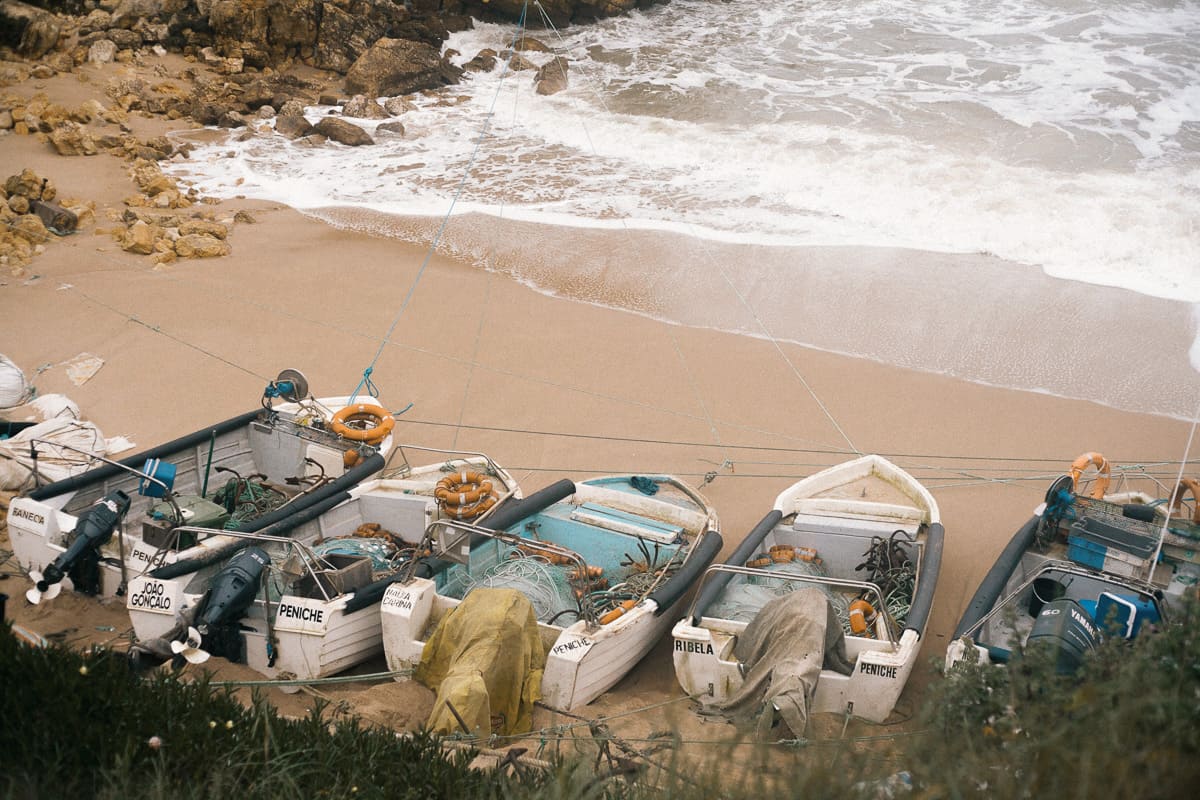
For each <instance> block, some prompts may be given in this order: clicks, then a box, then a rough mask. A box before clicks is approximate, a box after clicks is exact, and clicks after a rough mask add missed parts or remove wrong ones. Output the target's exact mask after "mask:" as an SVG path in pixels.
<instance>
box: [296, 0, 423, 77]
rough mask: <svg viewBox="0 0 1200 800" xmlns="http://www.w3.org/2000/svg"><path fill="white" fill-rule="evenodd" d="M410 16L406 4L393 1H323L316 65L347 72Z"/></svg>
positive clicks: (314, 61)
mask: <svg viewBox="0 0 1200 800" xmlns="http://www.w3.org/2000/svg"><path fill="white" fill-rule="evenodd" d="M408 19H409V12H408V10H407V9H406V8H405V7H404V4H403V3H400V2H392V0H340V1H339V2H336V3H333V2H326V3H324V4H322V13H321V29H320V30H319V31H318V32H317V41H316V47H315V48H314V52H313V66H316V67H320V68H321V69H331V70H333V71H335V72H341V73H343V74H344V73H346V72H347V71H348V70H349V69H350V67H351V66H353V65H354V62H355V61H357V60H358V58H359V57H360V56H361V55H362V54H363V53H365V52H367V49H368V48H369V47H370V46H371V45H372V44H374V43H375V42H376V40H378V39H379V38H380V37H382V36H384V35H385V34H388V32H389V31H392V30H395V29H396V28H397V27H398V26H400V25H402V24H404V23H405V22H406V21H407V20H408ZM364 94H370V92H364Z"/></svg>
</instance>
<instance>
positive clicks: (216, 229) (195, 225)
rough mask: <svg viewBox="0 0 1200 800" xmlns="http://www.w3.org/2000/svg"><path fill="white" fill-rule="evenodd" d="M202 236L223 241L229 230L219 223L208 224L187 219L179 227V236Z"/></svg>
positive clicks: (198, 220) (206, 221)
mask: <svg viewBox="0 0 1200 800" xmlns="http://www.w3.org/2000/svg"><path fill="white" fill-rule="evenodd" d="M192 234H203V235H204V236H211V237H213V238H214V239H224V238H225V237H226V236H228V235H229V229H228V228H226V227H225V226H224V225H222V224H221V223H219V222H209V221H208V220H206V219H189V220H187V221H186V222H182V223H180V225H179V235H180V236H191V235H192Z"/></svg>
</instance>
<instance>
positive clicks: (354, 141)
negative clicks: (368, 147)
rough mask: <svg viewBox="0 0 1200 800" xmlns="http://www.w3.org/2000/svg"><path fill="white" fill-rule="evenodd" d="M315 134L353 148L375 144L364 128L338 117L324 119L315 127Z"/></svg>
mask: <svg viewBox="0 0 1200 800" xmlns="http://www.w3.org/2000/svg"><path fill="white" fill-rule="evenodd" d="M313 132H314V133H319V134H321V135H322V136H325V137H326V138H329V139H333V140H334V141H335V142H341V143H342V144H345V145H349V146H351V147H359V146H360V145H364V144H375V140H374V139H372V138H371V135H370V134H369V133H367V132H366V131H364V130H363V129H362V128H360V127H358V126H357V125H354V124H352V123H349V122H346V120H344V119H338V118H337V117H325V118H323V119H322V120H321V121H320V122H318V123H317V124H316V125H314V126H313Z"/></svg>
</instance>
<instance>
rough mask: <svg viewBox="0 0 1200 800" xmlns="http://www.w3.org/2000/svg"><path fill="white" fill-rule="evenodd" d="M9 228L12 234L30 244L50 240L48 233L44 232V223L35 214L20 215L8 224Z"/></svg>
mask: <svg viewBox="0 0 1200 800" xmlns="http://www.w3.org/2000/svg"><path fill="white" fill-rule="evenodd" d="M9 228H10V229H11V230H12V232H13V233H14V234H16V235H17V236H19V237H21V238H22V239H24V240H25V241H27V242H30V243H32V244H41V243H43V242H46V241H49V239H50V231H48V230H46V225H45V223H43V222H42V219H41V217H39V216H38V215H36V214H22V215H21V216H19V217H17V218H16V219H14V220H13V221H12V222H10V223H9Z"/></svg>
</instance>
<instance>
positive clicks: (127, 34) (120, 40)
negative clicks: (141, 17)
mask: <svg viewBox="0 0 1200 800" xmlns="http://www.w3.org/2000/svg"><path fill="white" fill-rule="evenodd" d="M104 37H105V38H106V39H108V40H109V41H110V42H112V43H113V44H114V45H116V48H117V50H133V49H135V48H138V47H141V46H142V37H141V35H140V34H137V33H134V32H133V31H127V30H123V29H121V28H113V29H111V30H108V31H105V33H104Z"/></svg>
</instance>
